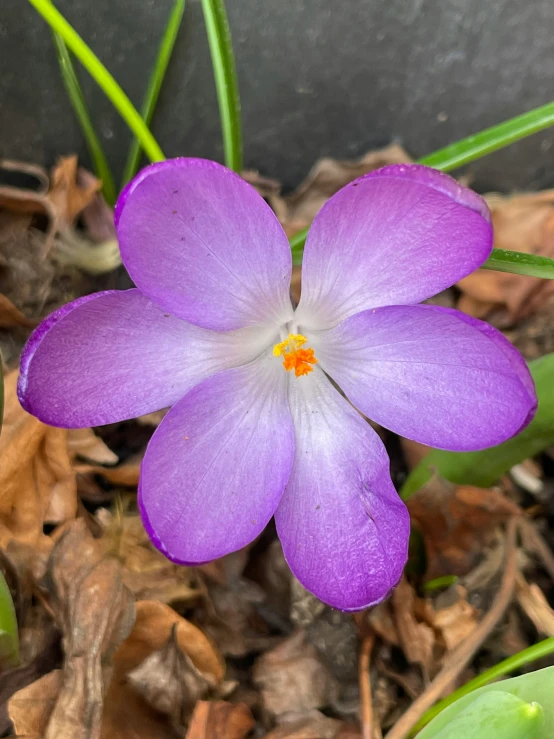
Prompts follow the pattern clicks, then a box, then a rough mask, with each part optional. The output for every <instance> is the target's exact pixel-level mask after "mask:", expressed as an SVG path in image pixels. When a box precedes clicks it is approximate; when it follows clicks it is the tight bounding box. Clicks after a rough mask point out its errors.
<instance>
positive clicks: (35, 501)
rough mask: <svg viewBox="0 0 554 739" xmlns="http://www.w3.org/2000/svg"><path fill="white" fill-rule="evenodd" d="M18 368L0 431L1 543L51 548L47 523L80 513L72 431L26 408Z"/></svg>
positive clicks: (10, 381) (7, 380)
mask: <svg viewBox="0 0 554 739" xmlns="http://www.w3.org/2000/svg"><path fill="white" fill-rule="evenodd" d="M16 384H17V372H12V373H10V374H9V375H8V376H7V377H6V378H5V416H4V426H3V429H2V435H1V436H0V458H1V459H2V465H1V466H0V546H2V547H6V546H7V544H8V542H10V541H11V540H16V541H18V542H22V543H25V544H29V545H31V546H33V547H36V549H37V551H41V552H47V551H49V550H50V547H51V541H50V539H49V538H48V537H46V536H45V535H44V534H43V525H44V523H45V522H49V523H63V522H65V521H68V520H71V519H73V518H74V517H75V514H76V511H77V497H76V496H77V485H76V479H75V472H74V471H73V469H72V468H71V462H70V458H69V453H68V450H67V431H65V430H64V429H55V428H52V427H50V426H46V425H45V424H43V423H41V422H40V421H38V420H37V419H36V418H34V417H33V416H31V415H29V414H28V413H26V412H25V411H24V410H23V408H22V407H21V406H20V405H19V401H18V399H17V393H16Z"/></svg>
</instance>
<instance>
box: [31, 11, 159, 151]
mask: <svg viewBox="0 0 554 739" xmlns="http://www.w3.org/2000/svg"><path fill="white" fill-rule="evenodd" d="M28 1H29V3H30V4H31V5H32V6H33V7H34V8H35V10H36V11H37V12H38V13H39V14H40V15H41V16H42V17H43V18H44V20H45V21H46V22H47V23H48V24H49V26H50V27H51V28H52V30H53V31H55V32H56V33H58V34H59V35H60V36H61V37H62V39H63V40H64V41H65V43H66V45H67V47H68V48H69V49H70V50H71V51H72V52H73V53H74V54H75V56H76V57H77V59H79V61H80V62H81V64H82V65H83V66H84V67H85V69H86V70H87V72H88V73H89V74H90V75H91V77H92V78H93V79H94V80H95V82H96V83H97V84H98V85H99V86H100V88H101V89H102V90H103V92H104V93H105V94H106V96H107V97H108V98H109V99H110V101H111V102H112V103H113V105H114V107H115V108H116V110H117V111H118V112H119V114H120V115H121V117H122V118H123V120H124V121H125V122H126V123H127V125H128V126H129V128H130V129H131V131H132V132H133V133H134V134H135V136H136V137H137V138H138V139H139V140H140V143H141V146H142V148H143V149H144V151H145V153H146V155H147V156H148V157H149V159H150V160H151V161H153V162H159V161H162V160H163V159H165V157H164V154H163V151H162V150H161V149H160V146H159V145H158V143H157V141H156V139H155V138H154V137H153V136H152V134H151V132H150V131H149V129H148V126H147V125H146V124H145V122H144V121H143V120H142V118H141V116H140V114H139V113H138V111H137V110H136V108H135V107H134V105H133V103H132V102H131V101H130V100H129V98H128V97H127V95H126V94H125V93H124V92H123V90H122V89H121V87H120V86H119V85H118V83H117V82H116V81H115V79H114V78H113V76H112V75H111V74H110V73H109V72H108V70H107V69H106V67H105V66H104V65H103V64H102V62H101V61H100V59H98V57H97V56H96V54H95V53H94V52H93V51H92V50H91V49H90V48H89V46H87V44H86V43H85V42H84V41H83V39H82V38H81V37H80V36H79V34H78V33H77V32H76V31H75V29H74V28H73V27H72V26H71V24H70V23H68V22H67V21H66V19H65V18H64V17H63V15H62V14H61V13H60V12H59V11H58V10H57V9H56V8H55V7H54V6H53V5H52V3H51V2H50V0H28Z"/></svg>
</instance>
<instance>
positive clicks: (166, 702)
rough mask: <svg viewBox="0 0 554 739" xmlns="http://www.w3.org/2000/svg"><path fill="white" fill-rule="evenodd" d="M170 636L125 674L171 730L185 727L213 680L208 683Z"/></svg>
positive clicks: (212, 684)
mask: <svg viewBox="0 0 554 739" xmlns="http://www.w3.org/2000/svg"><path fill="white" fill-rule="evenodd" d="M175 632H176V624H175V625H174V626H173V629H172V632H171V637H170V638H169V640H168V642H167V644H165V645H164V646H163V647H162V648H161V649H159V650H157V651H155V652H153V653H152V654H151V655H150V656H149V657H147V658H146V659H145V660H144V661H143V662H142V663H141V664H140V665H139V666H138V667H135V669H134V670H131V672H129V673H128V674H127V680H128V681H129V683H130V685H131V686H132V687H133V688H134V689H135V690H136V692H137V693H139V694H140V695H141V696H142V697H143V698H144V699H145V700H146V702H147V703H148V704H149V705H151V706H152V708H153V709H154V710H156V711H158V712H159V713H163V714H165V715H167V716H168V717H169V719H170V721H171V723H172V724H173V725H174V726H175V727H183V728H184V727H185V726H186V724H187V721H188V719H189V716H190V714H191V713H192V709H193V708H194V706H195V704H196V701H197V700H199V699H200V698H204V697H205V696H206V694H207V693H208V691H209V689H210V687H214V685H215V680H213V679H211V680H208V679H207V678H206V677H204V675H203V674H202V673H201V672H200V670H198V669H197V668H196V667H195V666H194V664H193V662H192V660H191V659H190V657H188V655H187V654H186V653H185V652H183V650H182V649H181V648H180V647H179V644H178V643H177V640H176V638H175Z"/></svg>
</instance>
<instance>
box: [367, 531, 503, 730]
mask: <svg viewBox="0 0 554 739" xmlns="http://www.w3.org/2000/svg"><path fill="white" fill-rule="evenodd" d="M516 526H517V520H516V518H512V519H510V521H509V522H508V525H507V528H506V555H505V561H506V567H505V570H504V576H503V578H502V583H501V585H500V588H499V590H498V593H497V596H496V599H495V602H494V605H493V606H492V608H491V609H490V610H489V612H488V613H487V614H486V616H485V617H484V618H483V620H482V621H481V622H480V623H479V624H478V625H477V626H476V627H475V629H474V630H473V631H472V632H471V634H470V635H469V636H468V637H467V638H466V639H465V641H463V642H462V643H461V644H460V646H459V647H458V648H457V649H455V650H454V651H453V652H451V654H450V655H449V657H448V659H447V660H446V662H445V664H444V667H443V668H442V670H441V671H440V672H439V673H438V675H437V676H436V677H435V679H434V680H433V682H432V683H431V684H430V685H429V687H428V688H427V689H426V690H425V691H424V692H423V693H422V694H421V695H420V696H419V698H418V699H417V700H416V701H414V703H412V705H411V706H410V707H409V708H408V710H407V711H406V712H405V713H404V714H403V715H402V716H401V717H400V719H399V720H398V721H397V722H396V724H395V725H394V726H393V728H392V729H391V730H390V731H389V733H388V734H387V736H386V739H406V737H408V736H409V734H410V730H411V729H412V728H413V726H414V725H415V724H416V723H417V721H418V720H419V718H420V717H421V716H422V715H423V713H425V711H426V710H427V709H428V708H430V707H431V706H432V705H433V703H435V701H436V700H438V699H439V698H440V696H441V695H442V693H443V692H444V690H445V689H446V688H447V687H448V686H449V685H450V684H451V683H452V682H453V681H454V680H455V679H456V678H457V677H458V675H459V674H460V673H461V672H462V670H463V669H464V668H465V667H466V665H467V664H468V662H469V661H470V660H471V658H472V657H473V655H474V654H475V652H476V651H477V650H478V649H479V647H480V646H481V644H482V643H483V642H484V641H485V639H486V638H487V636H488V635H489V634H490V633H491V631H492V630H493V629H494V627H495V626H496V624H497V623H498V621H499V620H500V619H501V618H502V616H503V615H504V613H505V611H506V608H507V607H508V605H509V604H510V601H511V600H512V594H513V591H514V584H515V578H516V571H517V567H516ZM364 739H365V737H364Z"/></svg>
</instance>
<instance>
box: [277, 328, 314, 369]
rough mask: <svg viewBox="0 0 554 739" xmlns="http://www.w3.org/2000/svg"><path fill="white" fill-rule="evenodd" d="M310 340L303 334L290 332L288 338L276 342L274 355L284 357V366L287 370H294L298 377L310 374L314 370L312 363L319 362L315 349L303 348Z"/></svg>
mask: <svg viewBox="0 0 554 739" xmlns="http://www.w3.org/2000/svg"><path fill="white" fill-rule="evenodd" d="M307 341H308V339H307V338H306V337H305V336H302V334H289V336H288V339H285V341H281V342H280V343H279V344H275V346H274V347H273V355H274V356H275V357H283V367H284V368H285V369H286V371H287V372H290V371H291V370H294V374H295V375H296V377H301V376H302V375H308V374H309V373H310V372H312V370H313V367H312V366H311V365H312V364H317V359H316V358H315V357H314V350H313V349H302V348H301V347H302V346H304V344H305V343H306V342H307Z"/></svg>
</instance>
